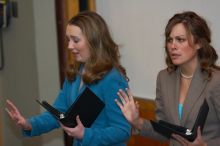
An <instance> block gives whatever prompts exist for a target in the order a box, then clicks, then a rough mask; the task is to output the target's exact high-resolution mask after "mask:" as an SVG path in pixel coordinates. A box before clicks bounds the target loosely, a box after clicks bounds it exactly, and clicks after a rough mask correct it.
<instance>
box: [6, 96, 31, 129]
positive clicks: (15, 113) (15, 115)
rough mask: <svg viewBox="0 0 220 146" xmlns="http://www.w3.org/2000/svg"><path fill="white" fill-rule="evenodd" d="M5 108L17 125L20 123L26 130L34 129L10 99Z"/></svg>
mask: <svg viewBox="0 0 220 146" xmlns="http://www.w3.org/2000/svg"><path fill="white" fill-rule="evenodd" d="M5 110H6V111H7V113H8V114H9V116H10V117H11V119H12V120H13V121H14V122H15V123H16V125H18V126H19V127H21V128H22V129H24V130H31V129H32V126H31V125H30V124H29V123H28V122H27V119H25V118H24V117H23V116H22V115H21V113H20V112H19V110H18V109H17V107H16V106H15V105H14V104H13V103H12V102H11V101H10V100H6V108H5Z"/></svg>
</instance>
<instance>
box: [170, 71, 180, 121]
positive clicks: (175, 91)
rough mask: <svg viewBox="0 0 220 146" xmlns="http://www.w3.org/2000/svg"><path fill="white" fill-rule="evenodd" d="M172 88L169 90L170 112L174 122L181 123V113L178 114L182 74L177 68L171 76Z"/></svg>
mask: <svg viewBox="0 0 220 146" xmlns="http://www.w3.org/2000/svg"><path fill="white" fill-rule="evenodd" d="M169 85H170V87H169V88H170V90H168V92H169V93H168V95H169V103H170V107H169V108H170V110H169V111H170V112H171V116H172V119H173V123H175V124H177V125H180V120H179V115H178V104H179V89H180V75H179V70H178V69H177V70H176V71H175V72H174V73H173V74H171V76H170V81H169Z"/></svg>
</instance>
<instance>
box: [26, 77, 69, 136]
mask: <svg viewBox="0 0 220 146" xmlns="http://www.w3.org/2000/svg"><path fill="white" fill-rule="evenodd" d="M70 84H71V83H69V82H68V81H65V82H64V85H63V88H62V90H60V93H59V95H58V97H57V99H56V100H55V102H54V104H53V106H54V107H55V108H56V109H58V110H59V111H66V110H67V107H68V106H67V100H66V98H67V97H66V96H67V93H68V90H69V88H70ZM28 121H29V123H30V124H31V126H32V130H31V131H26V130H23V131H22V133H23V135H24V136H28V137H32V136H38V135H41V134H42V133H47V132H49V131H51V130H53V129H55V128H59V127H60V125H59V122H58V121H57V120H56V119H55V118H54V117H53V116H52V115H51V114H50V113H49V112H47V111H46V112H43V113H42V114H39V115H36V116H33V117H30V118H29V119H28Z"/></svg>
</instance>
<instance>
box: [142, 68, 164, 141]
mask: <svg viewBox="0 0 220 146" xmlns="http://www.w3.org/2000/svg"><path fill="white" fill-rule="evenodd" d="M155 103H156V111H155V114H156V119H157V120H161V119H163V120H165V113H164V109H163V108H164V106H163V103H164V102H163V97H162V92H161V72H160V73H159V74H158V76H157V83H156V99H155ZM140 134H141V135H142V136H146V137H151V138H153V139H157V140H161V141H166V140H168V139H167V138H166V137H164V136H162V135H160V134H159V133H157V132H156V131H154V129H153V127H152V125H151V123H150V121H149V120H145V121H144V124H143V127H142V129H141V133H140Z"/></svg>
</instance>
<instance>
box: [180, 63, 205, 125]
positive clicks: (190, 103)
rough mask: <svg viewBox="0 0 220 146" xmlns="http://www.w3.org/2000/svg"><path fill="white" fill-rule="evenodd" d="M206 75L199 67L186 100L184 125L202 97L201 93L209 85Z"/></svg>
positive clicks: (183, 115)
mask: <svg viewBox="0 0 220 146" xmlns="http://www.w3.org/2000/svg"><path fill="white" fill-rule="evenodd" d="M205 77H206V76H205V75H204V74H203V73H202V72H201V71H200V67H197V69H196V71H195V74H194V76H193V79H192V81H191V84H190V87H189V91H188V94H187V96H186V100H185V102H184V107H183V113H182V119H181V125H184V123H185V122H186V120H187V118H188V115H189V114H190V112H191V111H192V110H193V107H194V105H195V103H196V102H197V100H198V99H199V98H200V97H201V94H202V93H203V91H204V89H205V87H206V85H207V80H205Z"/></svg>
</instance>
